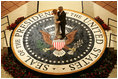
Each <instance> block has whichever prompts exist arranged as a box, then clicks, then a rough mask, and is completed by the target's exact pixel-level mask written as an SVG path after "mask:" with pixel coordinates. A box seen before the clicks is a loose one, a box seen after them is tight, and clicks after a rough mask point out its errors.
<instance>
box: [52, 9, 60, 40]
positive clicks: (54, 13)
mask: <svg viewBox="0 0 118 79" xmlns="http://www.w3.org/2000/svg"><path fill="white" fill-rule="evenodd" d="M52 12H53V13H52V14H53V15H54V23H55V36H56V38H60V37H59V35H60V27H59V22H58V21H57V20H58V15H57V9H53V11H52Z"/></svg>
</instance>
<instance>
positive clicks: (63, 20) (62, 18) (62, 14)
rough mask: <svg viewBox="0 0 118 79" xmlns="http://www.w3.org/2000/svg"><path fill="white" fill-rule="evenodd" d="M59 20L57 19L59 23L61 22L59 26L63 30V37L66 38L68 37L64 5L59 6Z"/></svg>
mask: <svg viewBox="0 0 118 79" xmlns="http://www.w3.org/2000/svg"><path fill="white" fill-rule="evenodd" d="M58 10H59V12H58V17H59V18H58V20H57V23H59V26H60V27H61V32H62V34H61V35H62V38H61V39H64V38H65V37H66V35H65V25H66V13H65V11H64V10H63V7H62V6H60V7H58Z"/></svg>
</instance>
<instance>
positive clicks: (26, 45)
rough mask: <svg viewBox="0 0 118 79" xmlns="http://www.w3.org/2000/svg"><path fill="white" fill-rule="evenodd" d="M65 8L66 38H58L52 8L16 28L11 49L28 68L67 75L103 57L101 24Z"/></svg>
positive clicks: (103, 41) (104, 38) (104, 43)
mask: <svg viewBox="0 0 118 79" xmlns="http://www.w3.org/2000/svg"><path fill="white" fill-rule="evenodd" d="M64 11H65V12H66V23H67V24H66V26H65V32H66V39H63V40H60V39H55V24H54V16H53V15H51V12H52V10H46V11H42V12H39V13H37V14H34V15H32V16H30V17H28V18H26V19H25V20H24V21H22V22H21V23H20V24H19V25H18V26H17V27H16V28H15V30H14V31H13V33H12V37H11V48H12V50H13V53H14V55H15V56H16V58H17V59H18V60H19V61H20V62H21V63H22V64H24V65H25V66H26V67H28V68H30V69H32V70H35V71H38V72H41V73H45V74H53V75H64V74H71V73H74V72H79V71H82V70H84V69H87V68H89V67H90V66H92V65H93V64H95V63H96V62H97V61H98V60H99V59H100V58H101V56H102V55H103V53H104V50H105V48H106V35H105V32H104V30H103V28H102V27H101V26H100V24H98V23H97V22H96V21H95V20H94V19H92V18H91V17H89V16H87V15H85V14H82V13H80V12H76V11H73V10H68V9H65V10H64ZM60 37H61V36H58V38H60Z"/></svg>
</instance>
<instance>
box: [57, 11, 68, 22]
mask: <svg viewBox="0 0 118 79" xmlns="http://www.w3.org/2000/svg"><path fill="white" fill-rule="evenodd" d="M58 17H59V18H58V21H61V22H60V23H59V24H66V13H65V12H64V11H63V12H62V13H61V14H60V12H58Z"/></svg>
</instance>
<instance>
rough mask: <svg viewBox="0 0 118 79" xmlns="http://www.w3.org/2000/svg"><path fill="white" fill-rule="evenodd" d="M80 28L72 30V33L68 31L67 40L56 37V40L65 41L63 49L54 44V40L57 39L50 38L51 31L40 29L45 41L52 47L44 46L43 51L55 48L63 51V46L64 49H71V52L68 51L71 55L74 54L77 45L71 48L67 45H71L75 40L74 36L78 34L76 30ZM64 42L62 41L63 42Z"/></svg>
mask: <svg viewBox="0 0 118 79" xmlns="http://www.w3.org/2000/svg"><path fill="white" fill-rule="evenodd" d="M77 31H78V30H74V31H72V32H70V33H68V34H67V35H66V37H67V39H66V40H60V39H57V38H55V40H59V41H64V45H63V47H61V49H60V48H59V49H58V48H56V47H58V46H55V45H54V42H53V41H55V40H51V39H50V37H51V36H50V34H49V33H47V32H44V31H42V30H40V32H41V33H42V36H43V39H44V41H45V42H46V43H47V44H49V45H50V46H51V47H50V48H44V49H43V51H44V52H47V51H49V50H54V49H56V52H57V51H58V52H59V51H60V52H61V51H62V48H63V49H65V50H70V51H69V52H68V54H70V55H73V53H74V52H75V51H76V47H74V46H73V47H72V48H70V47H68V46H67V45H69V44H70V43H72V42H73V40H74V36H75V34H76V32H77ZM61 44H62V43H61Z"/></svg>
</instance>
